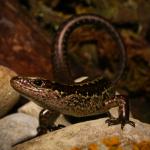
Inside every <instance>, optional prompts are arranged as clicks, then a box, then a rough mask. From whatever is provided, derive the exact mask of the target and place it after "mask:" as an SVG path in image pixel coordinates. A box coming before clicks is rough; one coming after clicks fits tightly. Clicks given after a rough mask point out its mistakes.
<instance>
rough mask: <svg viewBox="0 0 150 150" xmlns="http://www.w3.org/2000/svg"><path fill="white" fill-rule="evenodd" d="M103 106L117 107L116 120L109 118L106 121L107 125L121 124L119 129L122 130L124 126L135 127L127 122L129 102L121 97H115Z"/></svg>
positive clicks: (131, 122) (132, 123) (130, 122)
mask: <svg viewBox="0 0 150 150" xmlns="http://www.w3.org/2000/svg"><path fill="white" fill-rule="evenodd" d="M104 106H105V107H108V108H112V107H114V106H118V107H119V110H118V114H119V115H118V118H114V117H110V118H109V119H107V120H106V123H108V125H109V126H110V125H116V124H121V129H123V128H124V126H125V124H130V125H132V126H133V127H135V123H134V122H133V121H130V120H129V100H128V99H127V98H126V97H125V96H123V95H115V96H114V97H112V98H111V99H109V100H108V101H106V102H104Z"/></svg>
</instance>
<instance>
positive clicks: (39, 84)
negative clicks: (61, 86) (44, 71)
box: [33, 79, 43, 86]
mask: <svg viewBox="0 0 150 150" xmlns="http://www.w3.org/2000/svg"><path fill="white" fill-rule="evenodd" d="M33 83H34V84H35V85H37V86H41V85H42V84H43V82H42V81H41V80H39V79H37V80H34V81H33Z"/></svg>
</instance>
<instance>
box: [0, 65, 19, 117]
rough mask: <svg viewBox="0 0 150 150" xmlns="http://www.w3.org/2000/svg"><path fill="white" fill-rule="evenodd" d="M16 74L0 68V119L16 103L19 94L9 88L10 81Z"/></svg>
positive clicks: (5, 68) (2, 67)
mask: <svg viewBox="0 0 150 150" xmlns="http://www.w3.org/2000/svg"><path fill="white" fill-rule="evenodd" d="M13 76H16V73H15V72H14V71H12V70H10V69H9V68H7V67H4V66H0V117H2V116H4V115H5V114H6V113H7V112H8V111H9V110H10V109H11V108H12V107H13V106H14V105H15V104H16V102H17V101H18V99H19V94H18V93H17V92H16V91H15V90H14V89H13V88H12V87H11V86H10V79H11V78H12V77H13Z"/></svg>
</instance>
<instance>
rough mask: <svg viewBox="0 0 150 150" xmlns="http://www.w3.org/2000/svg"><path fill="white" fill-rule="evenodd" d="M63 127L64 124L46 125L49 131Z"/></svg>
mask: <svg viewBox="0 0 150 150" xmlns="http://www.w3.org/2000/svg"><path fill="white" fill-rule="evenodd" d="M64 127H65V126H64V125H62V124H58V125H57V126H56V125H53V126H49V127H48V130H49V131H50V132H51V131H55V130H58V129H62V128H64Z"/></svg>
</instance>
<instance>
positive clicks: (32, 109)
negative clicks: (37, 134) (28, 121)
mask: <svg viewBox="0 0 150 150" xmlns="http://www.w3.org/2000/svg"><path fill="white" fill-rule="evenodd" d="M42 109H43V108H42V107H40V106H38V105H37V104H35V103H34V102H32V101H31V102H28V103H26V104H25V105H23V106H22V107H20V108H19V109H18V112H21V113H25V114H27V115H31V116H33V117H36V118H38V117H39V113H40V111H41V110H42ZM55 124H56V125H58V124H62V125H64V126H68V125H70V124H71V123H69V121H67V120H66V118H65V117H64V115H62V114H61V115H60V116H59V117H58V118H57V120H56V122H55Z"/></svg>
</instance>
